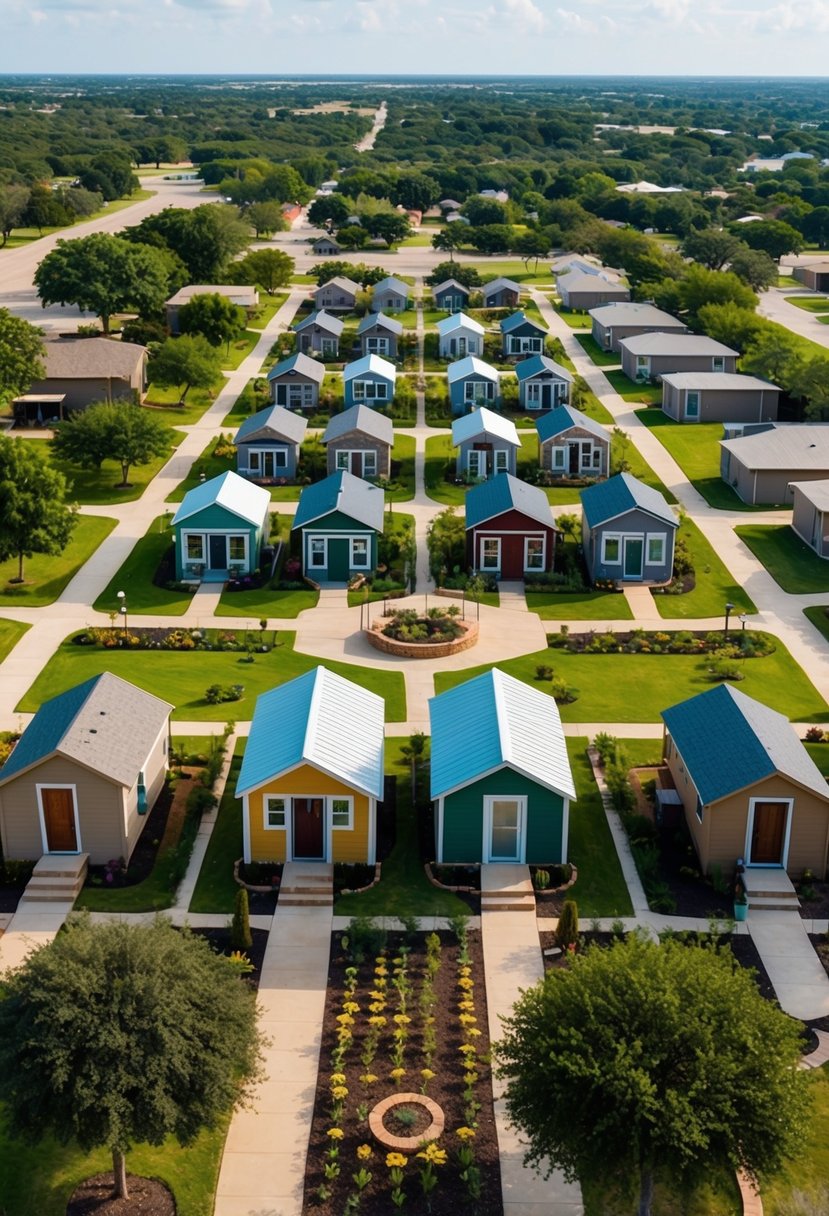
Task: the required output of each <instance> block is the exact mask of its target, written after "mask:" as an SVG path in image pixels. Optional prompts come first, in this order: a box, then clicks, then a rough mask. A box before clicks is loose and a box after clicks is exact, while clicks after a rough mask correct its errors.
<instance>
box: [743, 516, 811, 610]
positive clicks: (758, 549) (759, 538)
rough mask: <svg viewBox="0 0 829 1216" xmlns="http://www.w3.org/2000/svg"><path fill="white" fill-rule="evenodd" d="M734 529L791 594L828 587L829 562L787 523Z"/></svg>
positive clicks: (746, 525) (773, 576) (804, 593)
mask: <svg viewBox="0 0 829 1216" xmlns="http://www.w3.org/2000/svg"><path fill="white" fill-rule="evenodd" d="M734 531H735V532H736V533H737V535H738V536H739V538H740V540H742V541H743V542H744V543H745V544H747V545H748V547H749V549H750V550H751V552H752V553H753V554H754V556H755V557H756V558H757V560H758V561H760V562H762V563H763V565H764V566H765V568H766V569H767V570H768V572H769V574H770V575H771V577H772V578H773V579H774V581H775V582H776V583H778V584H779V586H781V587H782V588H783V590H784V591H788V593H789V594H790V595H810V594H811V593H812V592H813V591H829V564H827V562H826V561H824V559H823V558H821V557H818V555H817V554H816V553H815V551H814V549H810V548H809V546H808V545H807V544H806V542H805V541H804V540H801V539H800V537H799V536H798V535H797V533H796V532H795V530H794V529H793V528H792V527H790V526H789V524H742V525H741V526H740V527H739V528H735V529H734Z"/></svg>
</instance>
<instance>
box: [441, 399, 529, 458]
mask: <svg viewBox="0 0 829 1216" xmlns="http://www.w3.org/2000/svg"><path fill="white" fill-rule="evenodd" d="M477 435H491V436H493V438H495V439H500V440H501V441H502V443H509V444H511V445H512V446H513V447H516V448H520V447H521V440H520V439H519V438H518V431H517V430H516V428H515V423H514V422H513V421H512V419H510V418H505V417H504V416H503V414H496V413H495V411H494V410H488V409H487V408H486V406H484V407H482V408H481V409H479V410H473V411H472V413H471V414H464V415H463V417H461V418H456V419H455V420H454V421H453V423H452V443H453V445H454V446H455V447H457V446H458V445H459V444H461V443H466V442H468V441H469V440H470V439H474V438H475V437H476V436H477Z"/></svg>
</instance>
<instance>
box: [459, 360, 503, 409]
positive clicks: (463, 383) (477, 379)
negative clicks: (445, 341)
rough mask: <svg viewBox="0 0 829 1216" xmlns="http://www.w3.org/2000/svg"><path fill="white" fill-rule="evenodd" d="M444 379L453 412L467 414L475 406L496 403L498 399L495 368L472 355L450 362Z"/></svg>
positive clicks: (497, 381)
mask: <svg viewBox="0 0 829 1216" xmlns="http://www.w3.org/2000/svg"><path fill="white" fill-rule="evenodd" d="M446 379H447V381H448V383H449V401H450V404H451V408H452V413H453V414H456V415H457V414H467V413H469V411H470V410H473V409H475V408H476V406H480V405H497V404H498V402H499V400H500V392H499V387H498V385H499V376H498V371H497V369H496V368H494V367H491V366H490V364H489V363H484V361H483V359H476V358H475V356H474V355H467V357H466V358H465V359H459V360H458V362H457V363H450V364H449V366H448V367H447V369H446Z"/></svg>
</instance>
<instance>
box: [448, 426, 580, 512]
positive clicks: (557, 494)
mask: <svg viewBox="0 0 829 1216" xmlns="http://www.w3.org/2000/svg"><path fill="white" fill-rule="evenodd" d="M519 439H520V440H521V448H520V450H519V452H518V458H517V472H518V476H519V477H522V478H525V479H528V478H529V477H530V475H531V473H532V472H533V470H535V469H537V468H538V432H537V431H536V430H535V428H534V427H533V428H532V429H530V427H527V428H526V429H525V430H524V431H523V433H521V432H519ZM454 459H455V449H454V447H453V446H452V436H451V435H430V436H429V438H428V439H427V440H426V459H425V464H424V481H425V485H426V493H427V494H428V495H429V497H430V498H433V499H434V500H435V502H441V503H443V504H444V505H445V506H449V507H459V506H463V503H464V499H465V497H466V491H467V490H468V489H469V486H468V485H466V484H461V485H457V486H456V485H453V484H452V482H449V481H446V480H445V479H444V476H443V472H444V469H445V467H446V463H447V461H449V460H451V461H454ZM545 493H546V495H547V498H548V500H549V501H550V502H551V503H553V504H554V505H557V506H566V505H572V504H575V503H577V502H578V501H579V493H578V490H577V489H574V488H573V487H568V486H560V487H558V486H557V487H549V488H545Z"/></svg>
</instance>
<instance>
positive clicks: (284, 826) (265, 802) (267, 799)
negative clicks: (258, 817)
mask: <svg viewBox="0 0 829 1216" xmlns="http://www.w3.org/2000/svg"><path fill="white" fill-rule="evenodd" d="M271 802H281V803H282V814H283V822H282V823H281V824H279V823H268V814H269V812H270V809H271V808H270V805H269V804H270V803H271ZM290 802H291V800H290V798H288V797H287V796H286V795H285V794H265V795H264V797H263V798H262V827H263V828H264V830H265V831H266V832H287V830H288V816H289V815H290V813H291V807H290Z"/></svg>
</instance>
